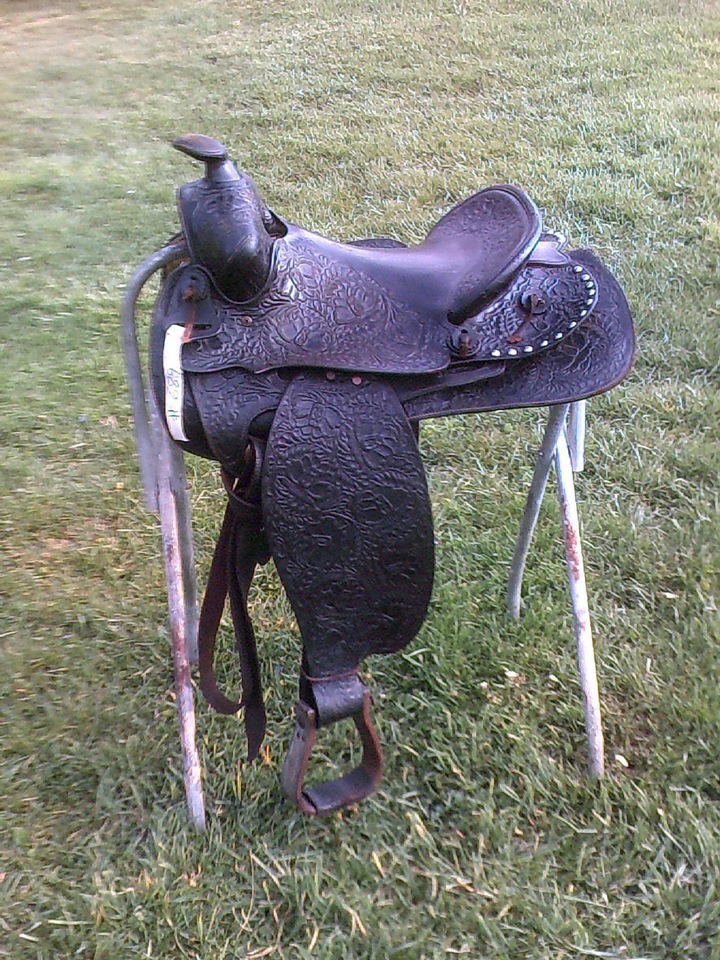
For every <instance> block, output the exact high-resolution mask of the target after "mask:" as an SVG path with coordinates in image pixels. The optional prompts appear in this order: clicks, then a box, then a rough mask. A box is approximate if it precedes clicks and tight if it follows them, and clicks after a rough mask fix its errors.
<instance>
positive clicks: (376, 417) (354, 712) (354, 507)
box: [151, 134, 634, 814]
mask: <svg viewBox="0 0 720 960" xmlns="http://www.w3.org/2000/svg"><path fill="white" fill-rule="evenodd" d="M175 146H176V147H177V148H178V149H179V150H181V151H182V152H184V153H186V154H188V155H190V156H191V157H193V158H194V159H197V160H200V161H202V162H203V163H204V164H205V175H204V176H203V177H202V178H201V179H199V180H195V181H193V182H192V183H189V184H186V185H185V186H183V187H181V188H180V189H179V190H178V207H179V211H180V219H181V223H182V232H183V239H184V243H185V251H184V252H182V251H180V252H179V254H178V260H177V262H176V264H175V265H174V268H173V269H171V270H170V271H169V272H168V273H167V275H166V277H165V280H164V283H163V285H162V288H161V290H160V293H159V296H158V300H157V303H156V307H155V312H154V318H153V328H152V334H151V374H152V384H153V389H154V392H155V394H156V398H157V400H158V403H159V406H160V409H161V410H162V411H163V413H164V415H165V420H166V424H167V427H168V430H169V432H170V434H171V436H172V437H173V439H175V440H176V442H178V443H179V444H180V445H181V446H182V447H183V448H184V449H186V450H188V451H190V452H193V453H196V454H199V455H200V456H204V457H208V458H211V459H214V460H217V461H218V462H219V463H220V464H221V467H222V472H223V479H224V482H225V486H226V489H227V491H228V506H227V509H226V514H225V520H224V522H223V526H222V531H221V535H220V538H219V540H218V544H217V547H216V551H215V556H214V559H213V563H212V567H211V571H210V576H209V582H208V587H207V591H206V596H205V600H204V602H203V609H202V612H201V618H200V631H199V641H200V644H199V645H200V685H201V689H202V690H203V693H204V694H205V696H206V698H207V699H208V701H209V702H210V703H211V705H212V706H214V707H215V708H216V709H217V710H219V711H220V712H223V713H231V712H235V711H237V710H238V709H240V707H241V706H242V707H244V710H245V725H246V731H247V737H248V754H249V757H250V758H251V759H252V758H253V757H254V756H256V755H257V753H258V751H259V748H260V744H261V742H262V738H263V735H264V730H265V710H264V706H263V698H262V690H261V676H260V667H259V662H258V657H257V653H256V649H255V639H254V634H253V629H252V624H251V622H250V618H249V616H248V612H247V597H248V591H249V589H250V584H251V581H252V577H253V572H254V570H255V567H256V565H257V564H258V563H264V562H265V561H266V560H267V559H268V558H269V557H270V556H272V557H273V559H274V560H275V564H276V567H277V570H278V574H279V576H280V579H281V580H282V583H283V585H284V587H285V590H286V593H287V595H288V598H289V600H290V603H291V605H292V607H293V610H294V612H295V615H296V617H297V620H298V625H299V627H300V632H301V635H302V640H303V653H302V668H301V675H300V699H299V703H298V706H297V708H296V718H297V723H296V729H295V734H294V736H293V739H292V742H291V746H290V751H289V753H288V758H287V760H286V763H285V767H284V770H283V775H282V783H283V788H284V790H285V792H286V793H287V794H288V795H289V796H290V797H292V798H293V799H294V801H295V802H296V804H297V806H298V807H299V808H300V809H301V810H302V811H303V812H305V813H308V814H316V813H317V814H326V813H330V812H332V811H333V810H336V809H339V808H340V807H343V806H346V805H347V804H349V803H354V802H357V801H358V800H361V799H363V798H364V797H366V796H367V795H368V794H369V793H371V792H372V791H373V790H374V789H375V787H376V786H377V783H378V782H379V779H380V776H381V773H382V752H381V749H380V745H379V741H378V738H377V735H376V733H375V730H374V728H373V726H372V722H371V720H370V694H369V692H368V690H367V688H366V687H365V685H364V684H363V682H362V681H361V679H360V678H359V675H358V670H359V665H360V661H361V660H363V659H364V658H365V657H366V656H368V655H369V654H373V653H391V652H394V651H396V650H399V649H401V648H402V647H404V646H405V645H406V644H408V643H409V642H410V641H411V640H412V639H413V637H414V636H415V635H416V633H417V631H418V630H419V628H420V625H421V624H422V621H423V619H424V616H425V612H426V609H427V604H428V602H429V598H430V593H431V589H432V578H433V531H432V518H431V512H430V504H429V498H428V493H427V486H426V482H425V475H424V471H423V468H422V463H421V460H420V455H419V451H418V447H417V442H416V437H417V424H418V422H419V421H420V420H421V419H424V418H427V417H436V416H445V415H448V414H452V413H465V412H477V411H481V410H497V409H506V408H510V407H519V406H535V405H548V404H556V403H566V402H572V401H574V400H579V399H581V398H584V397H587V396H591V395H593V394H596V393H600V392H602V391H604V390H607V389H609V388H610V387H612V386H614V385H615V384H616V383H618V382H619V381H620V380H622V378H623V377H624V376H625V375H626V374H627V373H628V371H629V369H630V366H631V363H632V358H633V352H634V338H633V329H632V320H631V317H630V313H629V310H628V307H627V303H626V301H625V298H624V296H623V294H622V291H621V289H620V287H619V286H618V284H617V283H616V281H615V280H614V279H613V277H612V276H611V275H610V273H609V272H608V271H607V270H606V269H605V268H604V267H603V266H602V264H601V263H600V262H599V261H598V260H597V259H596V258H595V257H594V256H593V255H592V254H590V253H589V252H587V251H567V250H566V248H565V241H564V239H563V238H562V237H559V236H557V235H554V234H548V233H543V232H542V223H541V219H540V215H539V213H538V210H537V208H536V207H535V205H534V204H533V202H532V201H531V200H530V199H529V197H527V196H526V194H525V193H524V192H523V191H522V190H520V189H519V188H518V187H514V186H509V185H503V186H495V187H489V188H487V189H484V190H481V191H479V192H478V193H476V194H475V195H474V196H472V197H470V198H469V199H468V200H465V201H464V202H463V203H460V204H458V205H457V206H456V207H454V208H453V209H452V210H451V211H450V212H449V213H447V214H446V215H445V216H444V217H443V218H442V219H441V220H440V221H439V222H438V223H437V224H436V225H435V226H434V227H433V228H432V229H431V230H430V232H429V233H428V234H427V236H426V237H425V239H424V240H423V241H422V242H421V243H420V244H418V245H416V246H414V247H406V246H404V245H403V244H401V243H399V242H398V241H394V240H389V239H382V240H361V241H353V242H351V243H338V242H336V241H332V240H328V239H326V238H324V237H322V236H320V235H318V234H316V233H313V232H311V231H309V230H305V229H303V228H301V227H298V226H295V225H294V224H291V223H289V222H286V221H285V220H283V219H281V218H280V217H279V216H278V215H277V214H275V213H274V212H273V211H271V210H270V209H269V208H268V207H266V206H265V204H264V203H263V201H262V199H261V198H260V195H259V193H258V191H257V188H256V187H255V184H254V183H253V181H252V180H251V179H250V177H248V176H247V175H245V174H243V173H241V172H239V171H238V170H237V168H236V167H235V165H234V164H233V163H232V162H231V161H230V160H229V159H228V155H227V151H226V150H225V148H224V147H223V146H222V144H220V143H219V142H218V141H216V140H213V139H212V138H210V137H204V136H199V135H197V134H191V135H188V136H184V137H181V138H179V139H178V140H176V141H175ZM228 596H229V598H230V607H231V612H232V618H233V624H234V629H235V634H236V641H237V647H238V652H239V656H240V667H241V676H242V685H243V697H242V700H241V701H234V700H232V699H230V698H229V697H227V696H226V695H225V694H224V693H222V692H221V691H220V690H219V689H218V686H217V683H216V680H215V675H214V671H213V652H214V646H215V636H216V633H217V630H218V626H219V623H220V619H221V616H222V612H223V606H224V603H225V600H226V598H227V597H228ZM343 718H352V719H353V720H354V722H355V725H356V727H357V729H358V732H359V735H360V739H361V742H362V745H363V754H362V759H361V762H360V764H359V766H358V767H357V768H355V770H353V771H351V772H350V773H348V774H345V775H344V776H342V777H340V778H338V779H336V780H332V781H330V782H329V783H325V784H321V785H319V786H316V787H313V788H310V787H306V786H305V784H304V779H305V771H306V768H307V765H308V761H309V757H310V752H311V750H312V747H313V744H314V742H315V738H316V734H317V730H318V728H319V727H321V726H323V725H327V724H329V723H333V722H335V721H336V720H339V719H343Z"/></svg>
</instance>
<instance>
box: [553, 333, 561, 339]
mask: <svg viewBox="0 0 720 960" xmlns="http://www.w3.org/2000/svg"><path fill="white" fill-rule="evenodd" d="M562 338H563V335H562V334H561V333H556V334H555V339H556V340H562Z"/></svg>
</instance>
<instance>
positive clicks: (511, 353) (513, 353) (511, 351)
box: [508, 347, 517, 357]
mask: <svg viewBox="0 0 720 960" xmlns="http://www.w3.org/2000/svg"><path fill="white" fill-rule="evenodd" d="M508 356H510V357H516V356H517V350H516V349H515V347H510V349H509V350H508Z"/></svg>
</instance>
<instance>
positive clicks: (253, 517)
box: [198, 446, 269, 760]
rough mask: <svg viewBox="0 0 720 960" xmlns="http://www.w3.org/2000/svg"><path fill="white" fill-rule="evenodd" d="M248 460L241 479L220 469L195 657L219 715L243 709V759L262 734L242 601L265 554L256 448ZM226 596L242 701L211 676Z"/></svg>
mask: <svg viewBox="0 0 720 960" xmlns="http://www.w3.org/2000/svg"><path fill="white" fill-rule="evenodd" d="M250 460H252V463H251V464H249V470H248V473H247V474H246V475H244V476H243V477H240V478H234V477H230V476H229V475H228V474H226V473H224V472H223V483H224V484H225V488H226V490H227V492H228V504H227V507H226V509H225V516H224V517H223V522H222V527H221V530H220V536H219V537H218V541H217V544H216V546H215V552H214V554H213V559H212V563H211V566H210V574H209V576H208V583H207V587H206V589H205V597H204V599H203V603H202V609H201V611H200V623H199V626H198V659H199V667H200V689H201V691H202V693H203V696H204V697H205V699H206V700H207V702H208V703H209V704H210V706H211V707H212V708H213V709H214V710H216V711H217V712H218V713H224V714H231V713H237V711H238V710H239V709H240V708H241V707H243V708H244V710H245V716H244V720H245V733H246V736H247V742H248V759H249V760H254V759H255V757H257V755H258V752H259V750H260V745H261V743H262V740H263V737H264V735H265V725H266V719H265V706H264V703H263V695H262V683H261V679H260V665H259V663H258V657H257V647H256V644H255V633H254V631H253V627H252V622H251V620H250V616H249V614H248V610H247V599H248V592H249V590H250V584H251V583H252V578H253V574H254V572H255V567H256V566H257V564H258V563H265V562H266V561H267V560H268V557H269V553H268V549H267V543H266V541H265V535H264V533H263V529H262V515H261V510H260V503H259V499H258V493H257V477H258V476H259V463H260V456H259V448H258V447H257V446H256V447H255V448H253V449H252V450H251V454H250V456H249V457H248V461H250ZM228 595H229V597H230V610H231V614H232V620H233V628H234V631H235V644H236V647H237V652H238V658H239V660H240V675H241V679H242V690H243V696H242V700H231V699H230V698H229V697H228V696H226V695H225V694H224V693H223V692H222V691H221V690H220V688H219V687H218V684H217V680H216V677H215V667H214V658H215V641H216V638H217V632H218V629H219V627H220V621H221V619H222V614H223V610H224V607H225V601H226V599H227V597H228Z"/></svg>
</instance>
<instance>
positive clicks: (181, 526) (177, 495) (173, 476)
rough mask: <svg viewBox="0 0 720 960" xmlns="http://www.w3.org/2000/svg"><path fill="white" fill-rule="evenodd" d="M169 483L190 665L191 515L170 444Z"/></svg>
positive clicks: (194, 628)
mask: <svg viewBox="0 0 720 960" xmlns="http://www.w3.org/2000/svg"><path fill="white" fill-rule="evenodd" d="M170 482H171V484H172V491H173V499H174V501H175V510H176V512H177V521H178V537H179V543H180V565H181V568H182V583H183V596H184V598H185V636H186V641H187V652H188V659H189V661H190V663H191V664H192V665H193V666H194V665H195V664H197V662H198V619H199V612H198V588H197V577H196V575H195V546H194V543H193V533H192V512H191V508H190V497H189V495H188V485H187V474H186V472H185V457H184V456H183V452H182V450H181V449H180V447H178V446H176V444H174V443H171V444H170Z"/></svg>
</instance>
